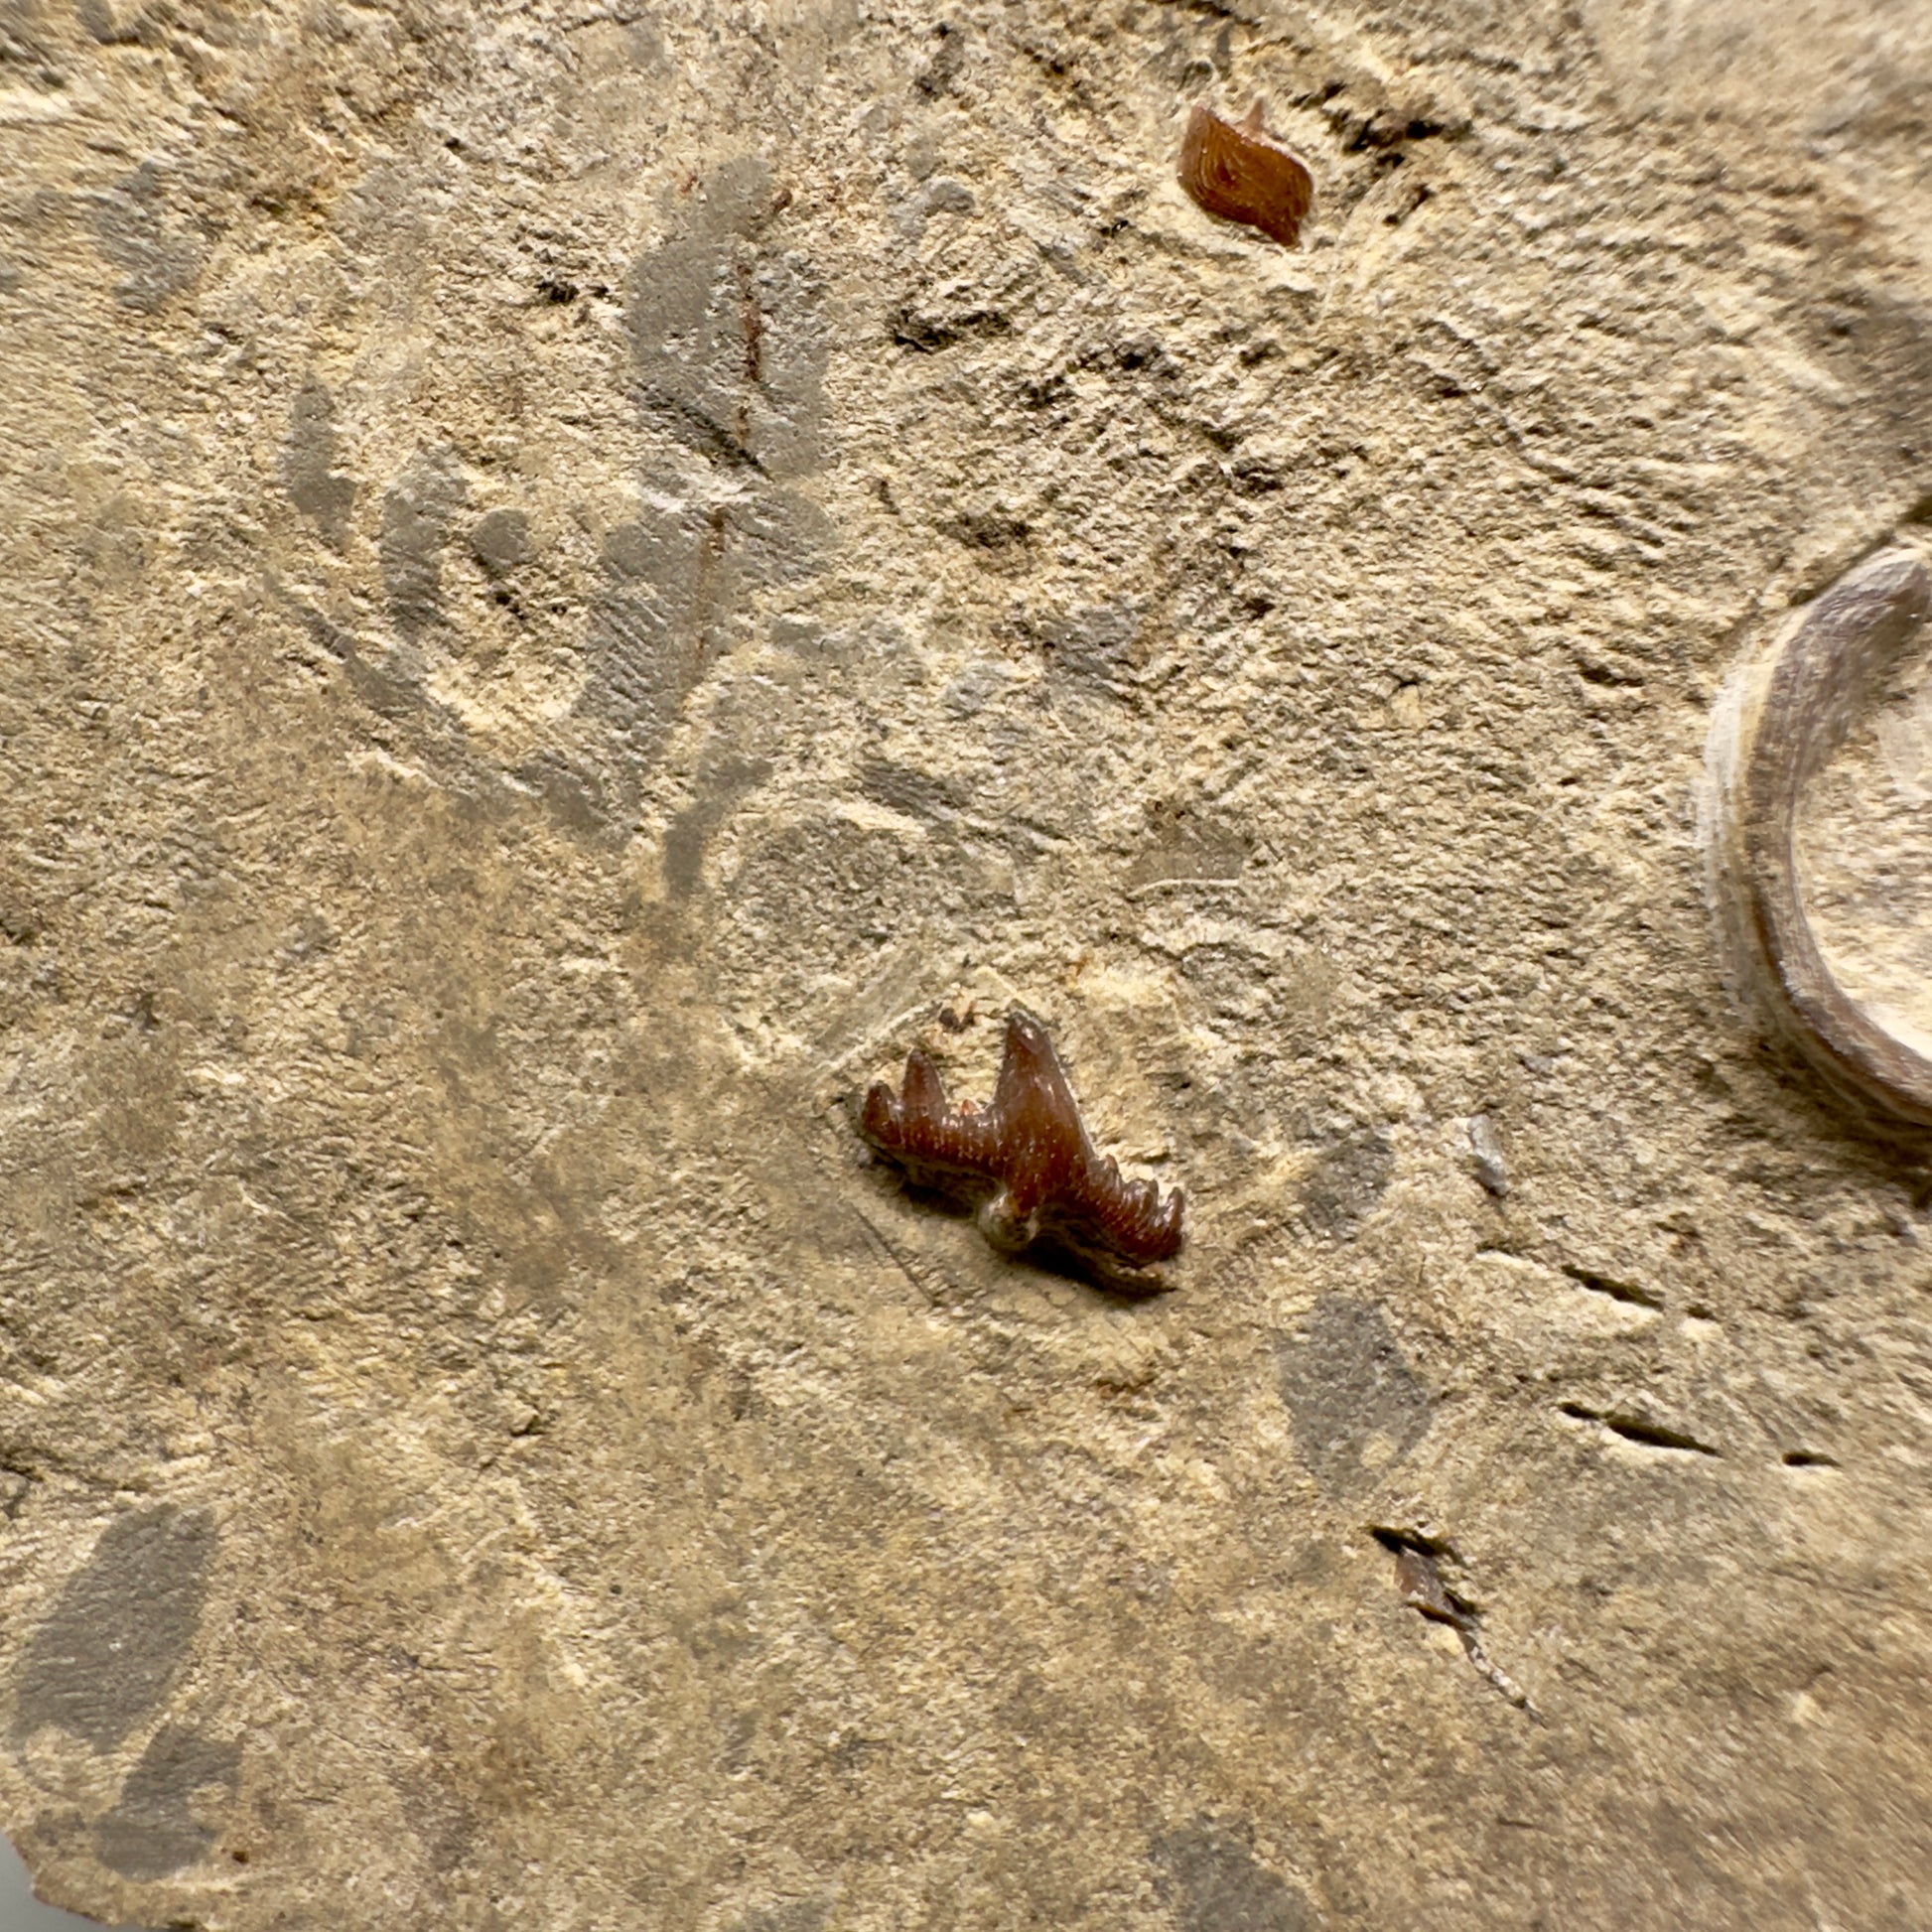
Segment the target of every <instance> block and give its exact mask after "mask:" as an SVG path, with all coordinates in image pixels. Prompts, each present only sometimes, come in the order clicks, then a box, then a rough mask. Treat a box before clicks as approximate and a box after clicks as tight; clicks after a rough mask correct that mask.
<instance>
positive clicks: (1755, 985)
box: [1701, 544, 1932, 1127]
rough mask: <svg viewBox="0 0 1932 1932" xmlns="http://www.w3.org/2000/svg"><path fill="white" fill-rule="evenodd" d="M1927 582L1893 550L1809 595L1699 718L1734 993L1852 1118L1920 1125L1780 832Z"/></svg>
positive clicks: (1905, 642)
mask: <svg viewBox="0 0 1932 1932" xmlns="http://www.w3.org/2000/svg"><path fill="white" fill-rule="evenodd" d="M1928 611H1932V574H1929V573H1928V572H1927V570H1926V567H1925V564H1924V563H1923V561H1921V559H1920V558H1919V556H1918V555H1917V553H1916V552H1914V551H1913V550H1911V549H1909V548H1907V547H1905V546H1904V545H1902V544H1900V545H1893V546H1891V547H1889V548H1887V549H1884V550H1881V551H1879V552H1877V553H1876V554H1875V555H1873V556H1870V557H1867V558H1866V559H1865V560H1864V561H1863V563H1861V564H1859V565H1857V566H1856V567H1854V568H1853V569H1852V570H1850V571H1848V572H1847V573H1846V574H1845V575H1844V576H1843V577H1841V578H1840V579H1839V580H1838V581H1837V582H1836V583H1835V584H1833V585H1832V586H1831V587H1830V589H1828V590H1826V591H1825V592H1823V593H1822V594H1821V595H1820V596H1819V597H1817V598H1816V599H1814V600H1813V601H1812V602H1811V603H1810V604H1809V605H1807V606H1806V607H1805V608H1804V609H1803V610H1802V611H1800V612H1798V613H1797V614H1796V615H1795V616H1794V618H1793V620H1792V621H1791V622H1790V623H1789V624H1788V625H1787V626H1786V627H1785V628H1784V630H1783V631H1782V632H1781V633H1780V634H1779V636H1778V637H1777V638H1776V639H1775V640H1774V642H1773V643H1772V645H1771V647H1770V648H1769V649H1768V650H1767V651H1766V652H1765V653H1764V654H1763V655H1762V656H1761V657H1760V658H1759V659H1758V660H1757V661H1756V662H1754V663H1752V664H1749V665H1747V666H1745V667H1744V668H1742V669H1741V670H1739V671H1737V672H1735V673H1734V674H1733V675H1732V676H1731V678H1730V680H1729V681H1728V682H1727V683H1726V685H1725V689H1724V691H1723V692H1722V694H1721V695H1720V697H1719V699H1718V703H1717V705H1716V707H1715V709H1714V711H1713V714H1712V722H1711V735H1710V739H1709V741H1708V744H1707V746H1706V751H1705V770H1706V786H1705V791H1704V795H1703V798H1702V801H1701V803H1702V812H1701V819H1702V827H1701V830H1702V835H1703V840H1704V844H1705V851H1706V856H1707V859H1708V861H1709V866H1710V882H1711V888H1712V895H1713V902H1714V905H1715V908H1716V910H1717V913H1718V918H1719V924H1720V928H1721V932H1722V936H1723V940H1724V943H1725V949H1726V951H1727V952H1728V954H1729V964H1730V966H1731V969H1732V972H1733V974H1734V977H1735V981H1736V984H1737V988H1738V991H1739V992H1740V993H1741V994H1742V995H1743V996H1744V997H1745V999H1746V1000H1747V1002H1748V1003H1749V1004H1750V1005H1751V1006H1752V1007H1753V1008H1755V1009H1756V1010H1757V1011H1758V1012H1759V1013H1761V1014H1762V1016H1763V1017H1764V1018H1765V1019H1766V1020H1768V1021H1770V1022H1771V1023H1772V1024H1773V1025H1774V1026H1775V1027H1776V1028H1777V1029H1778V1031H1779V1032H1780V1033H1782V1034H1783V1035H1785V1036H1786V1037H1787V1038H1788V1039H1790V1040H1791V1041H1792V1042H1793V1043H1794V1044H1795V1045H1796V1046H1797V1047H1798V1048H1799V1049H1800V1050H1801V1051H1802V1052H1803V1053H1804V1054H1805V1056H1806V1058H1808V1059H1809V1060H1810V1061H1811V1063H1812V1064H1813V1065H1814V1066H1815V1067H1817V1069H1818V1070H1819V1072H1820V1073H1821V1074H1823V1075H1824V1077H1825V1079H1826V1080H1827V1082H1828V1083H1829V1084H1830V1085H1831V1087H1832V1088H1833V1089H1834V1090H1835V1091H1836V1092H1838V1093H1839V1094H1840V1095H1841V1096H1844V1097H1846V1098H1848V1099H1850V1100H1852V1101H1854V1102H1855V1103H1858V1104H1860V1105H1861V1106H1862V1108H1863V1111H1865V1112H1866V1113H1875V1114H1876V1115H1877V1116H1879V1117H1881V1118H1882V1119H1885V1120H1889V1121H1890V1122H1893V1123H1905V1124H1909V1125H1911V1126H1915V1127H1932V1059H1929V1058H1927V1056H1926V1055H1925V1054H1924V1053H1923V1052H1921V1051H1920V1050H1919V1049H1918V1047H1916V1046H1914V1045H1913V1044H1911V1043H1910V1042H1909V1041H1907V1040H1906V1039H1903V1038H1901V1037H1899V1035H1897V1034H1896V1033H1894V1032H1892V1031H1890V1030H1888V1029H1887V1028H1886V1027H1885V1026H1884V1025H1882V1024H1881V1023H1880V1020H1879V1018H1878V1017H1876V1016H1875V1015H1874V1014H1873V1012H1872V1011H1871V1010H1869V1009H1868V1008H1867V1007H1865V1006H1864V1005H1863V1004H1861V1003H1860V1002H1859V1001H1857V1000H1855V999H1853V998H1852V997H1851V996H1850V995H1849V994H1848V993H1847V992H1846V991H1845V989H1844V987H1843V986H1842V985H1841V984H1840V982H1839V980H1838V978H1837V976H1836V975H1835V974H1834V972H1833V970H1832V967H1831V965H1830V963H1829V962H1828V960H1827V959H1826V956H1825V954H1824V951H1823V950H1822V949H1821V947H1820V945H1819V942H1818V940H1817V937H1816V936H1815V934H1814V933H1813V930H1812V925H1811V921H1810V918H1809V917H1808V915H1807V910H1806V905H1805V898H1804V893H1803V889H1802V883H1801V880H1800V877H1799V868H1798V855H1797V850H1796V841H1795V821H1796V818H1797V813H1798V807H1799V803H1800V801H1801V800H1802V798H1803V797H1804V794H1805V791H1806V788H1807V787H1808V786H1809V785H1810V783H1811V782H1812V780H1813V779H1814V778H1816V777H1817V776H1818V775H1819V774H1820V772H1821V771H1823V769H1824V768H1825V766H1826V765H1827V764H1828V763H1829V762H1830V761H1831V759H1832V758H1833V755H1834V754H1835V753H1836V752H1837V751H1838V750H1839V748H1840V747H1841V746H1842V745H1843V744H1844V743H1845V741H1846V738H1847V735H1848V734H1849V733H1850V731H1851V730H1852V729H1853V727H1854V726H1855V725H1856V723H1857V722H1858V721H1859V719H1860V718H1861V717H1862V716H1863V714H1864V713H1865V712H1866V711H1867V710H1868V709H1870V708H1871V707H1872V706H1873V705H1875V704H1876V703H1877V701H1878V700H1879V699H1880V697H1881V696H1882V694H1883V693H1884V691H1885V688H1886V686H1887V684H1888V683H1889V682H1890V681H1892V680H1893V679H1894V678H1895V676H1896V674H1897V672H1898V670H1899V668H1900V666H1901V665H1902V664H1903V662H1904V661H1905V660H1906V658H1907V657H1908V655H1909V654H1910V653H1911V651H1912V650H1913V648H1914V646H1915V645H1917V644H1919V643H1920V642H1921V641H1922V640H1921V638H1920V630H1921V626H1922V625H1923V624H1924V622H1925V619H1926V616H1927V613H1928Z"/></svg>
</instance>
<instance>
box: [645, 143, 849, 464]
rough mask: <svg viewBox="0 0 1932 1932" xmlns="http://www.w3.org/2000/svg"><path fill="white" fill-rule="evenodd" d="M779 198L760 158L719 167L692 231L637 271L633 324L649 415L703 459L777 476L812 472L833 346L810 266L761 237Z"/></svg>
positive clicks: (699, 204)
mask: <svg viewBox="0 0 1932 1932" xmlns="http://www.w3.org/2000/svg"><path fill="white" fill-rule="evenodd" d="M786 199H788V198H786V197H785V196H784V195H783V194H782V192H779V193H777V194H774V193H773V191H772V187H771V181H770V177H769V174H768V173H767V171H766V169H765V167H764V164H763V163H762V162H760V161H758V160H741V161H737V162H732V163H728V164H727V165H726V166H725V167H723V168H721V169H719V171H718V172H717V173H716V174H715V175H714V176H713V177H712V178H711V180H710V182H709V183H707V185H706V187H705V189H704V190H703V191H702V192H701V194H700V197H699V199H698V201H697V203H696V205H695V207H694V209H693V212H692V216H691V221H690V227H691V230H692V231H691V232H688V233H686V234H684V235H682V236H679V237H678V238H676V239H674V240H670V241H666V242H665V243H663V244H662V245H661V246H660V247H658V248H656V249H653V250H652V251H651V253H650V254H648V255H646V256H645V257H644V258H643V259H642V260H641V261H640V262H639V263H638V264H637V268H636V272H635V274H634V275H633V276H632V278H631V287H630V307H629V317H628V321H629V328H630V337H631V347H632V351H633V356H634V366H635V369H636V385H637V396H638V399H639V401H640V402H641V403H642V405H643V407H644V409H645V411H646V413H647V414H648V415H649V416H651V417H652V418H654V419H655V420H656V421H657V422H658V424H659V425H660V426H661V427H662V428H664V429H665V430H667V431H668V432H669V433H670V434H671V435H673V436H675V437H677V438H678V439H679V440H680V441H681V442H684V443H686V444H688V445H689V446H690V447H691V448H693V449H695V450H697V451H698V452H700V453H701V454H702V455H705V456H708V457H710V458H712V459H713V460H714V461H716V462H721V463H725V464H728V465H740V466H748V467H750V468H752V469H754V470H757V471H759V472H760V473H761V474H763V475H765V476H767V477H774V478H784V477H798V476H803V475H805V474H806V473H808V472H809V471H812V470H815V469H816V468H817V467H818V465H819V462H820V459H821V456H822V454H823V439H824V405H823V400H822V397H821V394H820V390H821V386H822V384H823V381H824V377H825V364H826V359H827V356H828V354H829V350H830V332H829V330H828V329H827V326H826V322H825V315H824V290H823V285H822V282H821V279H820V277H819V274H818V272H817V270H816V269H815V268H813V266H812V265H811V263H810V262H808V261H807V260H806V259H805V258H804V257H803V256H801V255H798V254H795V253H792V252H789V251H786V250H782V249H779V248H776V247H774V246H772V245H770V244H769V243H768V242H766V241H764V240H763V239H761V231H762V230H763V229H764V227H765V226H766V225H767V224H768V222H769V221H770V219H771V217H772V216H773V215H774V214H775V213H776V212H777V210H778V209H779V208H780V207H783V206H784V203H785V201H786Z"/></svg>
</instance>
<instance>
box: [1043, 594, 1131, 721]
mask: <svg viewBox="0 0 1932 1932" xmlns="http://www.w3.org/2000/svg"><path fill="white" fill-rule="evenodd" d="M1142 621H1143V614H1142V611H1141V607H1140V606H1139V605H1138V604H1134V603H1120V604H1098V605H1093V606H1090V607H1088V608H1087V609H1084V610H1079V611H1073V612H1070V613H1068V614H1067V615H1066V616H1065V617H1058V618H1046V619H1043V620H1042V621H1040V622H1039V623H1038V624H1037V625H1036V626H1035V630H1036V634H1037V636H1038V638H1039V642H1040V644H1041V645H1042V646H1043V647H1044V649H1045V652H1046V665H1047V669H1048V670H1049V671H1050V672H1051V673H1052V675H1053V677H1054V678H1055V679H1056V680H1064V681H1065V682H1067V683H1069V684H1072V685H1076V686H1083V687H1087V688H1090V689H1095V690H1099V691H1103V692H1105V693H1107V694H1108V695H1109V696H1111V697H1116V698H1118V697H1124V696H1125V695H1126V694H1127V692H1128V691H1129V690H1130V689H1131V688H1132V686H1133V683H1134V678H1135V674H1136V672H1137V671H1138V670H1139V668H1140V663H1141V658H1142V655H1143V653H1142V650H1141V625H1142Z"/></svg>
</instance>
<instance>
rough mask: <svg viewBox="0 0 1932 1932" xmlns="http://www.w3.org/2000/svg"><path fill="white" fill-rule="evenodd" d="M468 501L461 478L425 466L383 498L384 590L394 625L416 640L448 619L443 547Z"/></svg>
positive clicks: (380, 546)
mask: <svg viewBox="0 0 1932 1932" xmlns="http://www.w3.org/2000/svg"><path fill="white" fill-rule="evenodd" d="M463 497H464V487H463V482H462V479H461V478H458V477H454V476H452V475H450V474H449V473H448V472H447V471H445V470H442V469H440V468H438V467H437V466H435V465H433V464H424V465H422V466H421V467H419V468H418V469H415V470H412V471H411V472H410V473H409V474H408V475H407V476H405V477H401V478H399V479H398V480H397V481H396V482H395V483H393V484H392V485H391V486H390V488H389V490H388V492H387V493H386V494H385V495H384V496H383V498H382V535H381V538H380V539H379V541H378V543H377V555H378V557H379V558H380V559H381V563H382V588H383V590H384V592H385V593H386V594H387V596H388V600H389V618H390V621H392V622H393V623H394V624H395V626H396V628H397V629H398V630H400V631H401V632H402V634H403V635H404V636H405V637H407V638H410V639H412V640H413V639H415V638H417V637H419V636H421V635H422V633H423V632H424V631H425V630H426V629H428V628H429V626H430V625H431V624H432V623H434V622H435V621H437V619H438V618H439V617H441V616H442V591H443V545H444V543H445V542H446V541H447V539H448V536H449V526H450V518H451V515H452V514H453V513H454V511H455V510H456V507H457V505H458V504H459V503H461V502H462V501H463Z"/></svg>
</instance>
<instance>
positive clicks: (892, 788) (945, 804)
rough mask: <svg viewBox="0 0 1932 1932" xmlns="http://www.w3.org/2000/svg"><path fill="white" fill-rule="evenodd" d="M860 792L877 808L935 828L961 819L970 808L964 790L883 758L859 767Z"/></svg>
mask: <svg viewBox="0 0 1932 1932" xmlns="http://www.w3.org/2000/svg"><path fill="white" fill-rule="evenodd" d="M859 789H860V790H861V791H862V792H863V793H864V794H865V795H866V797H868V798H870V799H871V800H872V801H873V803H874V804H875V805H884V806H885V807H886V809H887V810H888V811H894V812H903V813H904V814H905V816H906V817H907V818H918V819H924V820H925V821H926V822H927V823H928V824H933V825H937V824H946V823H950V822H951V821H953V820H955V819H957V818H958V817H959V815H960V813H961V811H963V810H964V809H965V804H966V799H965V795H964V793H963V792H962V790H961V788H960V787H959V786H958V785H956V784H953V783H951V782H950V781H948V780H947V779H945V778H940V777H935V776H934V775H933V774H932V773H931V772H930V771H916V770H914V769H912V767H911V766H909V765H903V764H894V763H892V762H891V761H890V760H889V759H880V758H873V759H867V760H866V761H865V763H864V764H862V765H861V766H860V767H859Z"/></svg>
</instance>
